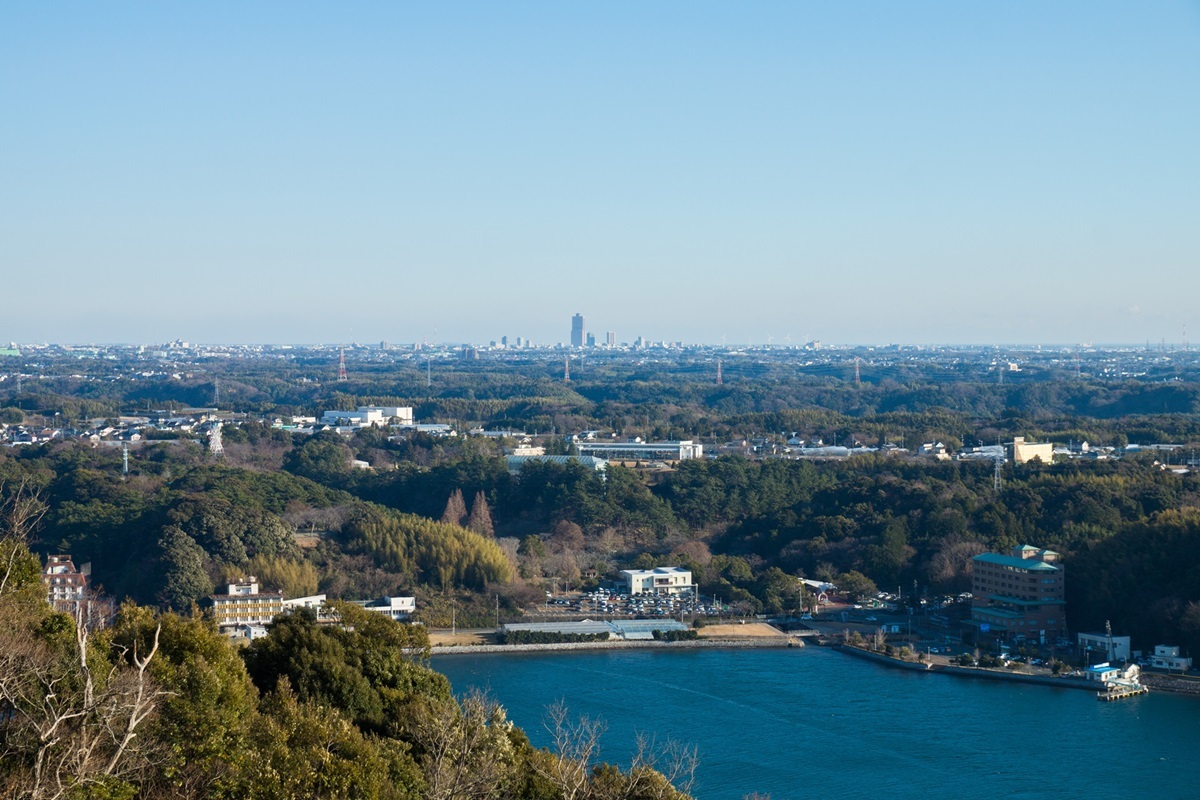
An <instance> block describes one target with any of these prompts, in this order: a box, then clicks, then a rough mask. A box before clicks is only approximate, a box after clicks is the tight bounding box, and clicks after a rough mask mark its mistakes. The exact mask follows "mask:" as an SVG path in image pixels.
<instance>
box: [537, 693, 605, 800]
mask: <svg viewBox="0 0 1200 800" xmlns="http://www.w3.org/2000/svg"><path fill="white" fill-rule="evenodd" d="M544 724H545V726H546V730H547V731H549V732H550V737H551V739H552V740H553V745H552V748H553V753H552V756H553V757H552V758H551V759H548V760H547V761H546V762H544V763H543V762H534V769H535V770H536V771H537V773H538V774H539V775H541V776H542V777H543V778H545V779H546V780H548V781H549V782H550V783H551V784H553V785H554V786H555V787H556V788H557V789H558V790H559V791H561V792H562V797H563V800H577V798H582V797H586V796H587V794H588V786H589V780H588V778H589V775H590V773H591V768H592V759H593V758H594V757H595V756H596V755H597V754H598V753H599V752H600V737H601V736H602V735H603V734H604V730H605V725H604V723H603V722H602V721H600V720H593V719H590V718H588V717H586V716H585V717H579V718H578V719H576V720H572V719H571V717H570V714H569V713H568V712H567V706H566V704H565V703H563V702H562V701H561V700H560V701H559V702H557V703H555V704H554V705H552V706H550V707H549V708H548V709H546V719H545V722H544Z"/></svg>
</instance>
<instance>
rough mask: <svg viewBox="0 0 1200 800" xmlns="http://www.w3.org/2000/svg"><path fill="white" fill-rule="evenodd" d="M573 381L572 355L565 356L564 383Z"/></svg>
mask: <svg viewBox="0 0 1200 800" xmlns="http://www.w3.org/2000/svg"><path fill="white" fill-rule="evenodd" d="M570 382H571V357H570V356H566V357H565V358H563V383H570Z"/></svg>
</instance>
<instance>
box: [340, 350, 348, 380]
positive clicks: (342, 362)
mask: <svg viewBox="0 0 1200 800" xmlns="http://www.w3.org/2000/svg"><path fill="white" fill-rule="evenodd" d="M338 380H339V381H348V380H350V376H349V375H347V374H346V346H345V345H342V354H341V357H340V358H339V359H338Z"/></svg>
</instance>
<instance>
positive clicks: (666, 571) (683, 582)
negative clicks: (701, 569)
mask: <svg viewBox="0 0 1200 800" xmlns="http://www.w3.org/2000/svg"><path fill="white" fill-rule="evenodd" d="M621 577H622V578H624V579H625V586H626V588H627V589H628V592H629V594H655V593H657V594H680V593H681V592H687V591H691V589H692V588H693V584H692V572H691V570H687V569H683V568H681V567H655V568H654V569H623V570H621Z"/></svg>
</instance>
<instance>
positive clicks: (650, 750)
mask: <svg viewBox="0 0 1200 800" xmlns="http://www.w3.org/2000/svg"><path fill="white" fill-rule="evenodd" d="M699 764H700V754H699V751H698V750H697V749H696V747H695V745H688V744H684V743H683V742H680V741H678V740H676V739H668V740H667V741H666V742H665V743H664V744H662V745H659V744H658V742H657V741H656V740H655V738H654V737H653V736H649V737H648V736H646V734H644V733H639V734H638V735H637V740H636V745H635V748H634V754H633V760H632V761H631V762H630V765H629V781H628V783H627V784H626V790H625V796H626V797H637V798H654V799H655V800H674V798H677V797H678V796H679V795H685V796H686V795H690V794H691V792H692V786H693V785H694V784H695V782H696V767H697V766H699ZM664 779H665V780H664Z"/></svg>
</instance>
